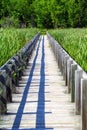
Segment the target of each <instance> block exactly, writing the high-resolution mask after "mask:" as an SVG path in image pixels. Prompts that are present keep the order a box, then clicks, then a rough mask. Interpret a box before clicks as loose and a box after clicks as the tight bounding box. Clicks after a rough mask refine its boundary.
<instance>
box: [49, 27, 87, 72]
mask: <svg viewBox="0 0 87 130" xmlns="http://www.w3.org/2000/svg"><path fill="white" fill-rule="evenodd" d="M49 33H50V34H51V35H52V36H53V37H54V38H55V39H56V40H57V41H58V42H59V43H60V44H61V46H62V47H63V48H64V49H65V50H66V51H67V52H68V53H69V54H70V55H71V57H72V58H73V59H74V60H75V61H76V62H77V63H78V64H79V65H80V66H81V67H82V68H83V69H84V70H85V71H86V72H87V29H86V28H83V29H72V28H71V29H56V30H49Z"/></svg>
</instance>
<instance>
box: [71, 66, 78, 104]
mask: <svg viewBox="0 0 87 130" xmlns="http://www.w3.org/2000/svg"><path fill="white" fill-rule="evenodd" d="M76 70H77V64H72V65H71V76H70V77H71V79H70V88H71V102H75V71H76Z"/></svg>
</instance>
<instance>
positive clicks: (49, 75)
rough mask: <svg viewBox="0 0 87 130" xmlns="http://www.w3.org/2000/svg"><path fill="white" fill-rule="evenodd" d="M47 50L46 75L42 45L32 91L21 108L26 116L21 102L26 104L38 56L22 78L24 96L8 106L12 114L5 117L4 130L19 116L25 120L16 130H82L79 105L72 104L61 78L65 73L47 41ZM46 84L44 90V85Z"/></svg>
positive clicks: (21, 88) (45, 44)
mask: <svg viewBox="0 0 87 130" xmlns="http://www.w3.org/2000/svg"><path fill="white" fill-rule="evenodd" d="M44 47H45V48H44V55H45V57H44V60H45V68H44V71H45V75H41V74H40V73H41V63H42V61H41V57H42V44H40V48H39V51H38V56H37V60H36V63H35V68H34V71H33V75H32V81H31V84H30V87H29V91H28V93H27V96H26V95H24V98H25V97H26V102H25V105H24V103H23V104H22V106H21V109H23V114H22V112H21V111H19V106H20V104H21V103H22V102H21V101H23V100H22V96H23V94H24V90H25V87H26V83H27V80H28V78H29V74H30V70H31V68H32V65H33V59H34V57H35V54H36V53H35V52H34V53H33V55H32V59H31V60H30V61H29V63H30V66H28V67H27V69H26V70H25V76H22V78H21V80H20V86H19V87H18V89H19V91H20V93H19V94H13V101H14V103H10V104H8V111H7V112H8V113H10V114H8V115H4V116H2V117H1V121H0V128H1V129H2V128H4V129H10V130H11V129H12V126H13V124H14V120H15V117H16V114H17V115H18V118H17V119H18V121H19V120H20V117H21V120H20V126H19V128H17V126H16V124H15V126H14V129H37V130H41V129H44V130H46V129H49V130H51V129H53V130H80V116H76V115H75V108H74V105H75V104H74V103H71V102H70V94H67V93H66V91H67V87H65V81H64V80H63V76H62V75H60V74H61V72H60V70H59V68H58V65H57V62H56V60H55V57H54V55H53V52H52V51H51V49H50V48H49V44H48V40H47V38H46V37H45V43H44ZM28 65H29V64H28ZM43 78H44V80H43ZM41 79H42V80H41ZM43 82H44V86H43V85H41V84H43ZM40 87H41V89H40ZM43 89H44V91H43ZM40 90H41V91H40ZM39 96H40V98H39ZM23 105H24V107H23ZM38 106H39V108H38ZM20 114H22V116H20ZM38 115H39V116H38ZM17 123H18V122H17Z"/></svg>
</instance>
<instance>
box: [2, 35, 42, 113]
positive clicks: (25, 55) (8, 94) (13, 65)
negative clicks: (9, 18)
mask: <svg viewBox="0 0 87 130" xmlns="http://www.w3.org/2000/svg"><path fill="white" fill-rule="evenodd" d="M39 36H40V33H38V34H37V35H36V36H35V37H34V38H33V39H32V40H31V41H30V42H29V43H28V44H26V45H25V46H24V47H23V48H22V49H21V50H19V52H18V53H17V54H16V55H14V56H13V57H11V58H10V59H9V60H8V61H7V62H6V63H5V64H4V65H3V66H1V68H0V113H1V114H2V113H6V112H7V102H12V93H13V92H17V91H16V86H18V82H19V79H20V77H21V76H22V73H23V70H24V68H26V66H27V64H28V61H29V59H30V56H31V54H32V51H33V49H34V48H35V45H36V43H37V40H38V39H39Z"/></svg>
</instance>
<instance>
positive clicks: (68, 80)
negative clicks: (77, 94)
mask: <svg viewBox="0 0 87 130" xmlns="http://www.w3.org/2000/svg"><path fill="white" fill-rule="evenodd" d="M71 64H73V60H72V59H69V60H67V85H68V93H70V91H71V88H70V75H71Z"/></svg>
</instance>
